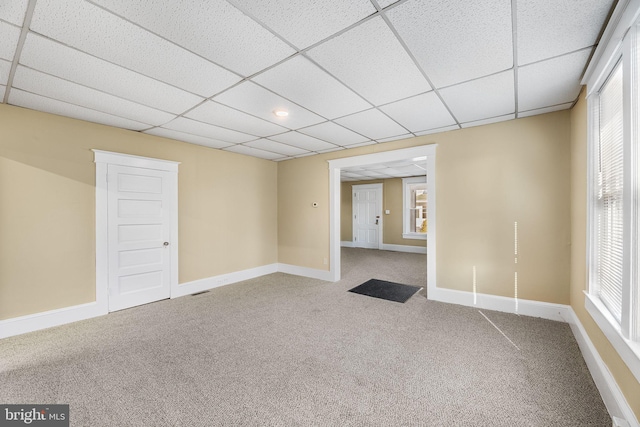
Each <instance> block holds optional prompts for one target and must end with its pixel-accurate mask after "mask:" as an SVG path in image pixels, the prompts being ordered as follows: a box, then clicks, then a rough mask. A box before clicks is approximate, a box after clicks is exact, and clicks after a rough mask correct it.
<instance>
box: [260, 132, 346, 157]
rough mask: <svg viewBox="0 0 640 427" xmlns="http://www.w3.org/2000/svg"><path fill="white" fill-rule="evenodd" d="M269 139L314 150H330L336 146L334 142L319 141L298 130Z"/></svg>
mask: <svg viewBox="0 0 640 427" xmlns="http://www.w3.org/2000/svg"><path fill="white" fill-rule="evenodd" d="M269 139H272V140H274V141H278V142H282V143H283V144H288V145H293V146H294V147H298V148H302V149H303V150H309V151H316V152H318V151H320V150H330V149H332V148H335V147H336V145H334V144H330V143H328V142H325V141H321V140H319V139H316V138H313V137H311V136H308V135H304V134H302V133H299V132H288V133H283V134H282V135H275V136H272V137H270V138H269Z"/></svg>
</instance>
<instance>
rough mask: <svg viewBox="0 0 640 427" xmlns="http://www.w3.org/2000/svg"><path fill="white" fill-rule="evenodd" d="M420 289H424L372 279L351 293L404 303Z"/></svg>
mask: <svg viewBox="0 0 640 427" xmlns="http://www.w3.org/2000/svg"><path fill="white" fill-rule="evenodd" d="M420 289H422V288H419V287H417V286H409V285H403V284H401V283H394V282H387V281H385V280H378V279H371V280H367V281H366V282H364V283H363V284H362V285H358V286H356V287H355V288H353V289H349V292H353V293H356V294H360V295H367V296H369V297H374V298H380V299H386V300H389V301H395V302H401V303H404V302H406V301H407V300H408V299H409V298H411V297H412V296H413V294H415V293H416V292H418V291H419V290H420Z"/></svg>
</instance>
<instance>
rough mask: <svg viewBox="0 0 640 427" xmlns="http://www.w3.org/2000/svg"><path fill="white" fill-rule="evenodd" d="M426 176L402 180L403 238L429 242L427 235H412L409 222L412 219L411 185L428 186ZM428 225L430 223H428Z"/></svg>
mask: <svg viewBox="0 0 640 427" xmlns="http://www.w3.org/2000/svg"><path fill="white" fill-rule="evenodd" d="M426 183H427V177H426V176H414V177H411V178H402V238H403V239H415V240H427V233H412V232H411V231H409V222H410V219H411V216H410V213H409V208H410V207H409V203H410V202H409V187H408V186H409V185H410V184H426ZM427 223H428V222H427Z"/></svg>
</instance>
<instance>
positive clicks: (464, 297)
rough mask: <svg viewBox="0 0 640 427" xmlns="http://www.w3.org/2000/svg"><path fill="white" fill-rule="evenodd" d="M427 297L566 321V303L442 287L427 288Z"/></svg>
mask: <svg viewBox="0 0 640 427" xmlns="http://www.w3.org/2000/svg"><path fill="white" fill-rule="evenodd" d="M427 298H428V299H430V300H434V301H440V302H447V303H450V304H458V305H465V306H468V307H477V308H482V309H485V310H495V311H502V312H505V313H514V314H521V315H523V316H531V317H540V318H542V319H549V320H555V321H558V322H566V318H567V311H568V309H569V306H568V305H564V304H554V303H550V302H540V301H532V300H523V299H519V300H516V299H514V298H508V297H501V296H496V295H489V294H480V293H476V294H475V295H474V294H473V292H467V291H457V290H453V289H444V288H427Z"/></svg>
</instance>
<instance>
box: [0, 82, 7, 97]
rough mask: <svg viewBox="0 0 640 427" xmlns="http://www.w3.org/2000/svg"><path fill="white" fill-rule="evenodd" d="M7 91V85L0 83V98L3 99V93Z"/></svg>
mask: <svg viewBox="0 0 640 427" xmlns="http://www.w3.org/2000/svg"><path fill="white" fill-rule="evenodd" d="M6 91H7V87H6V86H4V85H0V100H3V99H4V94H5V92H6Z"/></svg>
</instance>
